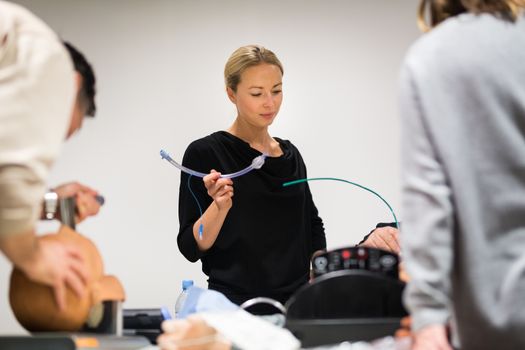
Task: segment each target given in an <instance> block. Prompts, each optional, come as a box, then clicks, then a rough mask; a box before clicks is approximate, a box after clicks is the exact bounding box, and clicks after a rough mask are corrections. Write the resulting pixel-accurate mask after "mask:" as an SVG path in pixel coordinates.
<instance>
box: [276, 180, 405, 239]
mask: <svg viewBox="0 0 525 350" xmlns="http://www.w3.org/2000/svg"><path fill="white" fill-rule="evenodd" d="M318 180H331V181H340V182H346V183H347V184H350V185H354V186H357V187H359V188H362V189H363V190H367V191H368V192H371V193H373V194H375V195H376V196H377V197H379V199H381V201H383V203H385V204H386V206H387V207H388V209H389V210H390V212H391V213H392V216H393V217H394V222H395V223H396V227H397V228H398V229H399V223H398V221H397V216H396V214H395V213H394V209H392V207H391V206H390V204H388V202H387V201H386V200H385V199H384V198H383V197H381V195H380V194H379V193H377V192H376V191H374V190H372V189H370V188H368V187H366V186H363V185H360V184H358V183H355V182H352V181H348V180H344V179H338V178H336V177H312V178H309V179H299V180H294V181H288V182H285V183H283V187H288V186H292V185H296V184H300V183H302V182H307V181H318Z"/></svg>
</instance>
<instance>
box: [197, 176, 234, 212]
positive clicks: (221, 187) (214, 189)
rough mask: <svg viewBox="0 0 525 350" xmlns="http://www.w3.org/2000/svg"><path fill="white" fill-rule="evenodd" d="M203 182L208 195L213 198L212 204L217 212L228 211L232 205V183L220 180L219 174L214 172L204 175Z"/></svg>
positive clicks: (228, 180) (229, 180) (223, 179)
mask: <svg viewBox="0 0 525 350" xmlns="http://www.w3.org/2000/svg"><path fill="white" fill-rule="evenodd" d="M203 181H204V186H206V189H207V190H208V195H209V196H210V197H211V198H213V202H214V203H215V204H216V205H217V207H218V208H219V210H220V211H222V210H230V208H231V207H232V204H233V202H232V197H233V181H232V180H231V179H225V178H221V173H219V172H217V171H215V170H212V171H211V172H210V173H209V174H208V175H206V176H205V177H204V178H203Z"/></svg>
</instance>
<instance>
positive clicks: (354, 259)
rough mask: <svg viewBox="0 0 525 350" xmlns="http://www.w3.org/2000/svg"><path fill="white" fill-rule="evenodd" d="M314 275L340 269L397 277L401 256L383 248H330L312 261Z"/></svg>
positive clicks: (317, 275)
mask: <svg viewBox="0 0 525 350" xmlns="http://www.w3.org/2000/svg"><path fill="white" fill-rule="evenodd" d="M312 266H313V273H314V277H319V276H321V275H324V274H326V273H329V272H333V271H340V270H366V271H371V272H377V273H379V274H381V275H384V276H388V277H392V278H395V279H397V278H398V276H399V257H398V255H396V254H394V253H390V252H387V251H384V250H381V249H375V248H367V247H347V248H340V249H335V250H330V251H328V252H326V253H323V254H321V255H318V256H316V257H315V258H314V259H313V261H312Z"/></svg>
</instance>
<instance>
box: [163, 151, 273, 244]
mask: <svg viewBox="0 0 525 350" xmlns="http://www.w3.org/2000/svg"><path fill="white" fill-rule="evenodd" d="M160 156H161V157H162V159H166V160H167V161H168V162H169V163H170V164H171V165H173V166H174V167H176V168H178V169H180V170H181V171H183V172H185V173H186V174H188V175H190V176H189V177H188V189H189V190H190V193H191V195H192V197H193V199H195V202H196V203H197V206H198V207H199V213H200V220H201V223H200V225H199V239H202V231H203V229H204V227H203V225H202V208H201V205H200V203H199V200H198V199H197V196H196V195H195V193H193V191H192V189H191V186H190V179H191V177H192V176H196V177H204V176H206V175H208V174H206V173H201V172H198V171H195V170H192V169H190V168H187V167H185V166H184V165H181V164H179V163H177V162H176V161H174V160H173V158H171V156H170V155H169V154H168V152H166V151H165V150H160ZM266 157H267V156H266V154H261V155H260V156H258V157H255V158H254V159H253V160H252V164H250V165H249V166H247V167H246V168H244V169H242V170H239V171H237V172H234V173H231V174H221V177H222V178H225V179H233V178H236V177H239V176H242V175H244V174H247V173H249V172H250V171H252V170H256V169H261V168H262V166H263V165H264V160H265V159H266Z"/></svg>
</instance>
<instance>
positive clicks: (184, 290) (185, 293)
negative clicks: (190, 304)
mask: <svg viewBox="0 0 525 350" xmlns="http://www.w3.org/2000/svg"><path fill="white" fill-rule="evenodd" d="M191 286H193V280H182V292H181V293H180V294H179V297H178V298H177V301H176V302H175V318H179V312H180V310H181V309H182V307H183V306H184V303H185V302H186V298H187V297H188V288H190V287H191Z"/></svg>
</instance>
